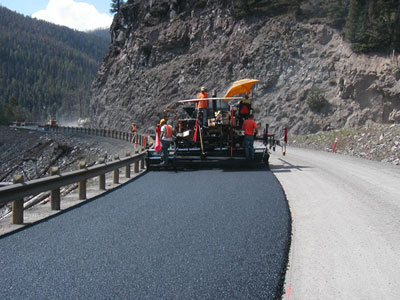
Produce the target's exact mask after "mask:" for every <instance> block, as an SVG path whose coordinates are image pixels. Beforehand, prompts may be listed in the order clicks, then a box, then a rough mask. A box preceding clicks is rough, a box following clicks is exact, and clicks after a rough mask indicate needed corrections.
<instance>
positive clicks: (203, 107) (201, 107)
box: [196, 86, 208, 126]
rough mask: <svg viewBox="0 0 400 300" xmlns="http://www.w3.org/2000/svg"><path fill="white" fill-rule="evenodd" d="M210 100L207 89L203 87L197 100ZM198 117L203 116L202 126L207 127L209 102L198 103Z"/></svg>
mask: <svg viewBox="0 0 400 300" xmlns="http://www.w3.org/2000/svg"><path fill="white" fill-rule="evenodd" d="M205 98H208V93H207V89H206V88H205V87H204V86H203V87H201V88H200V93H198V94H197V99H205ZM196 109H197V116H198V115H199V113H200V114H202V118H201V125H202V126H207V111H208V100H202V101H197V102H196Z"/></svg>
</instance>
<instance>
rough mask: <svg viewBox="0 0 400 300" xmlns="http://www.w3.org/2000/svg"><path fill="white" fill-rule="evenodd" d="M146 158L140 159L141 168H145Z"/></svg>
mask: <svg viewBox="0 0 400 300" xmlns="http://www.w3.org/2000/svg"><path fill="white" fill-rule="evenodd" d="M144 165H145V160H144V157H143V158H142V159H141V160H140V168H141V169H142V170H144V168H145V166H144Z"/></svg>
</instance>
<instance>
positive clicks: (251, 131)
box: [242, 115, 258, 160]
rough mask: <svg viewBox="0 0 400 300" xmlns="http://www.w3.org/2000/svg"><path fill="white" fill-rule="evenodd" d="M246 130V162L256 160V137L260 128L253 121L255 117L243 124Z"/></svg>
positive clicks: (250, 116)
mask: <svg viewBox="0 0 400 300" xmlns="http://www.w3.org/2000/svg"><path fill="white" fill-rule="evenodd" d="M242 129H243V130H244V152H245V154H246V160H250V159H251V160H254V135H255V134H257V131H258V126H257V124H256V122H254V120H253V115H249V118H248V119H247V120H245V121H244V122H243V126H242Z"/></svg>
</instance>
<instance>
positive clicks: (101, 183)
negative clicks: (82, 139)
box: [99, 157, 106, 191]
mask: <svg viewBox="0 0 400 300" xmlns="http://www.w3.org/2000/svg"><path fill="white" fill-rule="evenodd" d="M105 161H106V159H105V158H104V157H100V158H99V164H104V163H105ZM105 189H106V174H101V175H99V190H103V191H104V190H105Z"/></svg>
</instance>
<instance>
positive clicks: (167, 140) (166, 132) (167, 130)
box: [160, 119, 173, 165]
mask: <svg viewBox="0 0 400 300" xmlns="http://www.w3.org/2000/svg"><path fill="white" fill-rule="evenodd" d="M160 125H161V131H160V132H161V145H162V151H163V154H164V156H163V157H164V158H163V162H162V163H161V165H168V155H169V154H168V149H169V146H170V145H171V142H172V140H173V139H172V137H173V132H172V127H171V125H169V124H167V122H166V121H165V119H162V120H161V121H160Z"/></svg>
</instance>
